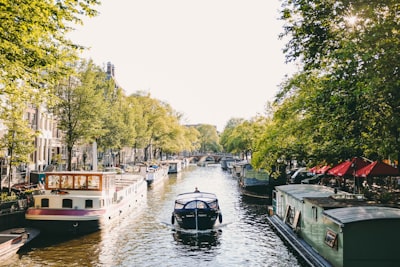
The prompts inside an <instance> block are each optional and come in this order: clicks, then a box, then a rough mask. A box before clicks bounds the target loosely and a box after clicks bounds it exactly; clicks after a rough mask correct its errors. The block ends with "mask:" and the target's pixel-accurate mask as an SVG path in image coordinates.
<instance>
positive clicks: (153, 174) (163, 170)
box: [146, 164, 169, 186]
mask: <svg viewBox="0 0 400 267" xmlns="http://www.w3.org/2000/svg"><path fill="white" fill-rule="evenodd" d="M168 169H169V167H168V166H167V165H164V164H160V165H156V164H152V165H150V166H149V167H147V171H146V181H147V184H148V185H149V186H150V185H155V184H158V183H160V182H162V181H164V179H166V178H167V177H168Z"/></svg>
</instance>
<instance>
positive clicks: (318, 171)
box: [316, 165, 331, 174]
mask: <svg viewBox="0 0 400 267" xmlns="http://www.w3.org/2000/svg"><path fill="white" fill-rule="evenodd" d="M330 168H331V166H329V165H325V166H324V167H322V168H319V169H317V171H316V173H323V174H325V173H326V172H327V171H328V170H329V169H330Z"/></svg>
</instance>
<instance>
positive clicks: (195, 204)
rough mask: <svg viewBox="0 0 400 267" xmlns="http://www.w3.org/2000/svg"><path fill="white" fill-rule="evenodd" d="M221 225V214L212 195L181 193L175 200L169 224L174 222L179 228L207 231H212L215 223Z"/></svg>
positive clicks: (196, 192)
mask: <svg viewBox="0 0 400 267" xmlns="http://www.w3.org/2000/svg"><path fill="white" fill-rule="evenodd" d="M217 219H218V221H219V223H222V213H221V210H220V208H219V204H218V199H217V196H216V195H215V194H213V193H205V192H198V190H197V188H196V191H195V192H189V193H182V194H179V195H178V196H177V198H176V199H175V205H174V211H173V212H172V216H171V224H174V223H175V221H176V222H177V223H178V225H179V227H180V228H183V229H194V230H207V229H212V228H213V227H214V225H215V223H216V221H217Z"/></svg>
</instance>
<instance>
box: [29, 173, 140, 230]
mask: <svg viewBox="0 0 400 267" xmlns="http://www.w3.org/2000/svg"><path fill="white" fill-rule="evenodd" d="M43 187H44V188H43V189H42V190H41V191H40V192H39V193H36V194H35V195H34V196H33V199H34V205H33V207H30V208H28V209H27V210H26V213H25V218H26V220H27V223H28V225H29V226H31V227H34V228H38V229H40V230H41V231H42V232H43V233H56V234H70V233H73V234H85V233H90V232H94V231H97V230H101V229H106V228H107V227H108V226H109V225H112V224H113V222H115V221H118V220H119V219H121V218H122V217H124V216H126V215H131V214H132V213H134V212H137V211H138V210H140V208H141V206H142V205H143V202H144V201H145V200H146V198H147V183H146V180H145V177H144V176H143V175H134V174H117V173H114V172H69V171H65V172H47V173H46V176H45V184H44V185H43Z"/></svg>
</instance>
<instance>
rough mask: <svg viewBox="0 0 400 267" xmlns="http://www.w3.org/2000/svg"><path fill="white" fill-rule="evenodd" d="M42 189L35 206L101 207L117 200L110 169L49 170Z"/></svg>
mask: <svg viewBox="0 0 400 267" xmlns="http://www.w3.org/2000/svg"><path fill="white" fill-rule="evenodd" d="M44 189H45V192H44V194H40V195H35V197H34V201H35V203H34V206H35V207H36V208H53V209H54V208H56V209H57V208H74V209H88V208H101V207H104V206H108V205H110V204H112V203H113V202H116V201H118V199H114V198H116V195H114V194H113V193H114V192H115V191H117V190H118V187H117V185H116V173H112V172H49V173H46V179H45V184H44Z"/></svg>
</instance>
